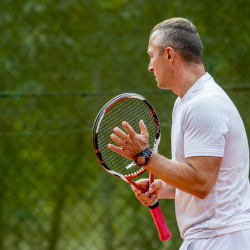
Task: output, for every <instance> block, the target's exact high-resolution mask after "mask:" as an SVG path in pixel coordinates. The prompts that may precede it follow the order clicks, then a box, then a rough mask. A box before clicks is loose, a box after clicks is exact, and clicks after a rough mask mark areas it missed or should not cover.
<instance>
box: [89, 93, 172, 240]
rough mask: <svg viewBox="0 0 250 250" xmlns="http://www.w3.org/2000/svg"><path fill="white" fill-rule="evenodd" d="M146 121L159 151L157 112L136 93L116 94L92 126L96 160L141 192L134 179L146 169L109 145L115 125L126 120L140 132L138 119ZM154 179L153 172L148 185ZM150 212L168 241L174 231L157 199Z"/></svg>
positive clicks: (150, 135) (154, 145)
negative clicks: (168, 225)
mask: <svg viewBox="0 0 250 250" xmlns="http://www.w3.org/2000/svg"><path fill="white" fill-rule="evenodd" d="M140 120H143V122H144V124H145V125H146V127H147V131H148V134H149V142H148V143H149V147H150V148H151V149H152V150H153V151H156V152H158V147H159V143H160V123H159V119H158V117H157V114H156V112H155V110H154V109H153V107H152V106H151V105H150V103H149V102H148V101H147V100H146V99H145V98H144V97H142V96H140V95H138V94H133V93H124V94H121V95H119V96H116V97H114V98H113V99H112V100H110V101H109V102H108V103H107V104H106V105H104V107H103V108H102V109H101V110H100V112H99V114H98V115H97V117H96V120H95V122H94V126H93V144H94V149H95V153H96V156H97V159H98V160H99V162H100V163H101V164H102V166H103V167H104V168H105V170H107V171H108V172H109V173H110V174H112V175H114V176H116V177H118V178H121V179H122V180H124V181H126V182H128V183H130V184H132V185H134V186H135V187H136V188H138V189H139V190H141V191H142V192H146V190H144V189H142V188H141V187H140V186H139V185H137V184H136V183H135V182H134V181H133V180H132V179H133V178H136V177H138V176H139V175H141V174H143V173H144V172H145V171H146V169H145V168H143V167H140V166H138V165H137V164H136V163H135V162H134V161H131V160H129V159H127V158H125V157H123V156H121V155H120V154H117V153H115V152H113V151H112V150H110V149H109V148H108V144H111V143H114V142H113V141H112V139H111V138H110V135H111V134H112V133H113V129H114V128H115V127H120V129H121V130H123V131H124V132H126V131H125V129H124V128H123V127H122V126H121V123H122V122H123V121H126V122H128V124H129V125H130V126H132V128H134V130H135V132H136V133H138V134H140V132H141V131H140V128H139V121H140ZM153 181H154V175H153V174H152V173H150V174H149V184H150V183H152V182H153ZM149 208H150V211H151V214H152V216H153V219H154V221H155V224H156V227H157V229H158V232H159V237H160V239H161V240H162V241H165V240H168V239H170V237H171V233H170V231H169V229H168V227H167V224H166V222H165V219H164V217H163V214H162V211H161V209H160V206H159V203H158V201H157V202H156V203H155V204H154V205H153V206H150V207H149Z"/></svg>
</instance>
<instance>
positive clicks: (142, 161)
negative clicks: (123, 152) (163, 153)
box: [135, 147, 153, 166]
mask: <svg viewBox="0 0 250 250" xmlns="http://www.w3.org/2000/svg"><path fill="white" fill-rule="evenodd" d="M152 153H153V151H152V150H151V148H150V147H147V148H146V149H145V150H144V151H142V152H140V153H138V154H137V155H136V156H135V163H136V164H137V165H138V166H145V165H147V163H148V161H149V157H150V156H151V154H152Z"/></svg>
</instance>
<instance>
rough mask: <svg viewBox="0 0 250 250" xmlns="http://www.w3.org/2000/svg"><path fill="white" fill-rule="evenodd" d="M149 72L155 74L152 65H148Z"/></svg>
mask: <svg viewBox="0 0 250 250" xmlns="http://www.w3.org/2000/svg"><path fill="white" fill-rule="evenodd" d="M148 71H149V72H153V71H154V68H153V66H152V64H151V63H150V64H149V65H148Z"/></svg>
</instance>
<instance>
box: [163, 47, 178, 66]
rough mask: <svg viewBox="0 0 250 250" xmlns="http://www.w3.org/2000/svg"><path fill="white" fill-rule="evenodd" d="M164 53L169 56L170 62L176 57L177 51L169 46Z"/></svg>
mask: <svg viewBox="0 0 250 250" xmlns="http://www.w3.org/2000/svg"><path fill="white" fill-rule="evenodd" d="M164 53H165V56H166V57H167V60H168V62H170V63H172V62H173V60H174V57H175V52H174V50H173V48H171V47H167V48H166V49H165V52H164Z"/></svg>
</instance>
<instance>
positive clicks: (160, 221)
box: [149, 201, 171, 241]
mask: <svg viewBox="0 0 250 250" xmlns="http://www.w3.org/2000/svg"><path fill="white" fill-rule="evenodd" d="M149 208H150V211H151V214H152V216H153V219H154V221H155V225H156V227H157V230H158V232H159V237H160V239H161V240H162V241H166V240H169V239H170V238H171V232H170V231H169V229H168V226H167V223H166V221H165V219H164V216H163V214H162V211H161V208H160V205H159V202H158V201H157V202H156V203H155V204H154V205H153V206H150V207H149Z"/></svg>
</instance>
